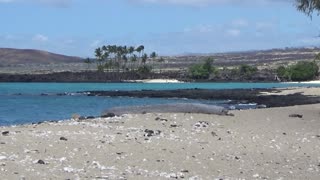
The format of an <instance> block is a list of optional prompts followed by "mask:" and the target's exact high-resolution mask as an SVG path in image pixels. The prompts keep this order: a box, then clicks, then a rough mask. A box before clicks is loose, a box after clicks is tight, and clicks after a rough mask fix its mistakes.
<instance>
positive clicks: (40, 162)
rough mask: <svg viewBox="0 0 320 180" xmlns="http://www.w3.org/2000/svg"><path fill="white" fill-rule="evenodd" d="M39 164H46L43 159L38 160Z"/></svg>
mask: <svg viewBox="0 0 320 180" xmlns="http://www.w3.org/2000/svg"><path fill="white" fill-rule="evenodd" d="M37 163H38V164H46V163H45V162H44V161H43V160H41V159H40V160H39V161H38V162H37Z"/></svg>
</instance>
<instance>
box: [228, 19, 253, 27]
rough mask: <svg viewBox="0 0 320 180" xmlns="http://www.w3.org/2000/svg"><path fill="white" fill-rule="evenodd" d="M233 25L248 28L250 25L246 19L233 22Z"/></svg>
mask: <svg viewBox="0 0 320 180" xmlns="http://www.w3.org/2000/svg"><path fill="white" fill-rule="evenodd" d="M231 24H232V26H235V27H247V26H248V25H249V22H248V21H247V20H245V19H236V20H234V21H232V22H231Z"/></svg>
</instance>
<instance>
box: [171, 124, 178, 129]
mask: <svg viewBox="0 0 320 180" xmlns="http://www.w3.org/2000/svg"><path fill="white" fill-rule="evenodd" d="M170 127H172V128H176V127H178V125H176V124H171V125H170Z"/></svg>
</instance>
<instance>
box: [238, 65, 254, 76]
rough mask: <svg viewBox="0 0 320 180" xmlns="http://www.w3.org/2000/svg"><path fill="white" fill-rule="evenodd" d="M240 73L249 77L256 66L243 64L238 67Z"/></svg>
mask: <svg viewBox="0 0 320 180" xmlns="http://www.w3.org/2000/svg"><path fill="white" fill-rule="evenodd" d="M238 71H239V73H240V75H242V76H246V77H250V76H252V75H253V74H255V73H256V72H257V71H258V68H257V67H255V66H250V65H247V64H243V65H241V66H240V67H239V68H238Z"/></svg>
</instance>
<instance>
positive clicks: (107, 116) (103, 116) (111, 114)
mask: <svg viewBox="0 0 320 180" xmlns="http://www.w3.org/2000/svg"><path fill="white" fill-rule="evenodd" d="M115 116H116V115H115V114H114V113H107V114H104V115H102V116H101V117H102V118H112V117H115Z"/></svg>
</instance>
